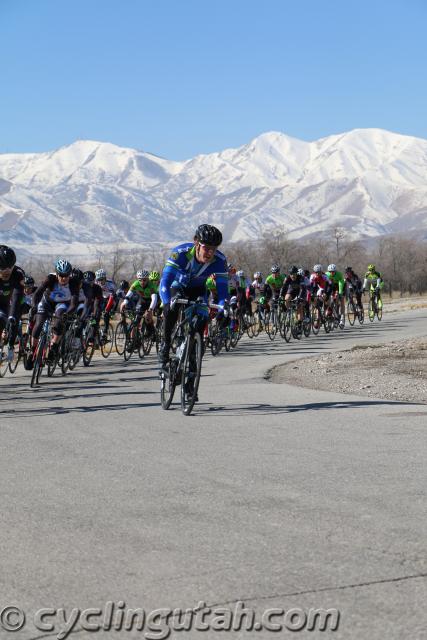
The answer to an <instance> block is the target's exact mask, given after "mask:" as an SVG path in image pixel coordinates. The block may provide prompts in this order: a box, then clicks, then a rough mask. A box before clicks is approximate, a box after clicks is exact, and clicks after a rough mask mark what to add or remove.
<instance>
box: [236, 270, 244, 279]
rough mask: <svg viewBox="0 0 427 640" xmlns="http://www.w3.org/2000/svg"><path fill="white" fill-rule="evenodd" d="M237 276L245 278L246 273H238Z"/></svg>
mask: <svg viewBox="0 0 427 640" xmlns="http://www.w3.org/2000/svg"><path fill="white" fill-rule="evenodd" d="M236 276H237V277H238V278H244V277H245V272H244V271H242V270H240V271H238V272H237V273H236Z"/></svg>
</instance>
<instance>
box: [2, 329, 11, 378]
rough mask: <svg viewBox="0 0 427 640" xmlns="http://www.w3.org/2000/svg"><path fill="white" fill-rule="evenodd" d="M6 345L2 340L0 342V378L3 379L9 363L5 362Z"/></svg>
mask: <svg viewBox="0 0 427 640" xmlns="http://www.w3.org/2000/svg"><path fill="white" fill-rule="evenodd" d="M8 348H9V347H8V345H7V343H6V341H5V340H3V338H2V339H1V341H0V378H4V376H5V375H6V371H7V370H8V369H9V366H8V365H9V363H8V361H7V350H8Z"/></svg>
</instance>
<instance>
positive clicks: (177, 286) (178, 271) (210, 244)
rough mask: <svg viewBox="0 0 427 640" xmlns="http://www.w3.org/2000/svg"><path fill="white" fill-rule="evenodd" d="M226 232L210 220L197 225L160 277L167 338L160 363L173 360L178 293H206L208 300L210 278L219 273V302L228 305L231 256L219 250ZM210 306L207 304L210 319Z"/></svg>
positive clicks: (189, 295) (191, 296)
mask: <svg viewBox="0 0 427 640" xmlns="http://www.w3.org/2000/svg"><path fill="white" fill-rule="evenodd" d="M221 242H222V233H221V231H220V230H219V229H217V228H216V227H213V226H212V225H210V224H201V225H200V226H199V227H197V229H196V233H195V235H194V241H193V242H185V243H184V244H180V245H178V246H177V247H175V248H174V249H173V250H172V251H171V253H170V256H169V258H168V260H167V261H166V265H165V268H164V270H163V273H162V277H161V280H160V287H159V291H160V297H161V300H162V303H163V316H164V323H163V341H162V345H161V347H160V350H159V363H160V365H161V367H163V366H164V365H165V364H166V363H167V362H168V360H169V351H170V345H171V335H172V331H173V327H174V325H175V323H176V321H177V317H178V309H177V307H175V306H174V305H171V300H172V299H173V297H174V296H176V295H177V294H179V293H180V292H181V294H182V295H185V297H186V298H188V299H189V300H196V299H197V298H199V297H203V299H204V300H205V302H206V303H207V298H208V295H207V291H206V280H207V279H208V277H209V276H210V275H212V274H213V273H215V274H216V286H217V292H218V304H219V305H220V306H221V307H224V305H225V302H226V298H227V295H228V274H227V260H226V258H225V256H224V255H223V254H222V253H221V252H220V251H218V247H219V245H220V244H221ZM207 318H208V310H207V307H206V320H207Z"/></svg>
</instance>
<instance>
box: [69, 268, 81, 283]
mask: <svg viewBox="0 0 427 640" xmlns="http://www.w3.org/2000/svg"><path fill="white" fill-rule="evenodd" d="M71 277H72V278H74V280H77V282H82V280H83V271H81V270H80V269H77V268H75V267H74V268H73V270H72V271H71Z"/></svg>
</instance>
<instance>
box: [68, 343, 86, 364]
mask: <svg viewBox="0 0 427 640" xmlns="http://www.w3.org/2000/svg"><path fill="white" fill-rule="evenodd" d="M74 340H76V343H74ZM77 340H78V344H77ZM82 352H83V342H82V339H81V337H80V338H79V337H78V336H76V335H73V342H72V343H71V349H70V351H69V353H68V368H69V369H70V371H72V370H73V369H75V368H76V366H77V363H78V361H79V360H80V356H81V354H82Z"/></svg>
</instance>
